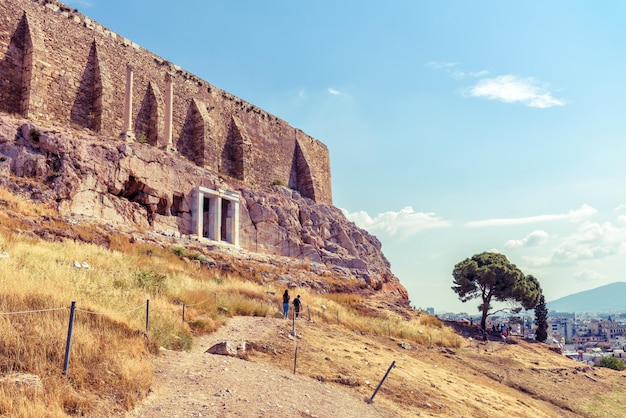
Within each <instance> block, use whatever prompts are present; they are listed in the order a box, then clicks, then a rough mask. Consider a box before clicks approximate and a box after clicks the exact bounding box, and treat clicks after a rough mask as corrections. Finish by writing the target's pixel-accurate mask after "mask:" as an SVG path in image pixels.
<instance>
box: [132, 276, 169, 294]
mask: <svg viewBox="0 0 626 418" xmlns="http://www.w3.org/2000/svg"><path fill="white" fill-rule="evenodd" d="M165 279H166V277H165V275H163V274H159V273H155V272H154V271H152V270H139V271H138V272H136V273H135V280H136V281H137V285H138V286H139V287H140V288H142V289H144V290H145V291H146V292H148V293H150V295H152V296H155V295H161V294H164V293H165V291H166V290H167V286H166V283H165Z"/></svg>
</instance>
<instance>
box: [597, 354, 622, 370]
mask: <svg viewBox="0 0 626 418" xmlns="http://www.w3.org/2000/svg"><path fill="white" fill-rule="evenodd" d="M598 366H600V367H606V368H607V369H613V370H620V371H621V370H624V369H626V365H625V364H624V362H623V361H622V360H620V359H618V358H617V357H602V358H601V359H600V361H599V362H598Z"/></svg>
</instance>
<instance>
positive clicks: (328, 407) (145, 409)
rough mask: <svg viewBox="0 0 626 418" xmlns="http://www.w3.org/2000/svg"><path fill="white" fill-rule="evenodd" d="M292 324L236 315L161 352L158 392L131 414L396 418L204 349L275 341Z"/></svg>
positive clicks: (340, 393) (350, 397)
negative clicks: (185, 348) (188, 345)
mask: <svg viewBox="0 0 626 418" xmlns="http://www.w3.org/2000/svg"><path fill="white" fill-rule="evenodd" d="M290 331H291V322H290V321H285V320H281V319H274V318H258V317H235V318H231V319H230V320H229V321H228V323H227V324H226V325H225V326H223V327H222V328H220V329H219V330H218V331H217V332H215V333H213V334H210V335H207V336H202V337H199V338H198V339H197V340H196V341H195V346H194V348H193V349H192V350H191V351H189V352H175V351H167V350H165V351H162V355H161V356H159V357H158V358H156V359H155V365H154V375H155V383H154V391H153V392H152V393H151V394H150V395H149V396H148V398H147V399H146V400H145V401H144V402H143V403H142V404H141V405H140V406H139V407H138V408H136V409H135V410H133V411H132V412H131V413H130V414H128V415H127V417H129V418H130V417H277V416H291V417H320V418H322V417H345V418H351V417H394V416H399V415H397V414H395V413H394V412H392V411H389V410H386V409H385V408H381V407H379V406H377V405H374V404H368V403H366V402H365V401H364V399H363V398H359V397H357V396H355V394H354V393H350V392H349V391H348V390H346V389H344V388H342V387H340V386H337V385H330V384H325V383H322V382H320V381H319V380H316V379H312V378H310V377H307V376H302V375H298V374H295V375H294V374H293V370H291V371H288V370H284V369H280V368H277V367H276V366H273V365H268V364H259V363H255V362H252V361H247V360H243V359H239V358H235V357H227V356H221V355H213V354H208V353H205V351H206V350H207V349H208V348H209V347H211V346H212V345H213V344H215V343H218V342H222V341H242V340H243V341H248V342H252V341H265V340H269V341H271V340H272V339H273V338H274V337H275V336H276V335H281V336H283V337H285V336H286V335H288V334H289V332H290Z"/></svg>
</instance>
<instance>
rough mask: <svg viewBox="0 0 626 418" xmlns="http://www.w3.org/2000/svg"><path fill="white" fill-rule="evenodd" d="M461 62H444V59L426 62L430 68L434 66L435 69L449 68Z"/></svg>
mask: <svg viewBox="0 0 626 418" xmlns="http://www.w3.org/2000/svg"><path fill="white" fill-rule="evenodd" d="M458 65H459V64H458V63H456V62H443V61H430V62H427V63H426V66H427V67H428V68H432V69H433V70H449V69H451V68H454V67H456V66H458Z"/></svg>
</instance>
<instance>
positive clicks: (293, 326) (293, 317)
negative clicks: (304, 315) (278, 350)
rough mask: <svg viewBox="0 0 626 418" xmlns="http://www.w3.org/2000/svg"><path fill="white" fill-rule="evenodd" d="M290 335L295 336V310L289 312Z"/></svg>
mask: <svg viewBox="0 0 626 418" xmlns="http://www.w3.org/2000/svg"><path fill="white" fill-rule="evenodd" d="M291 335H293V336H294V337H295V336H296V311H295V310H294V311H293V313H292V314H291Z"/></svg>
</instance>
